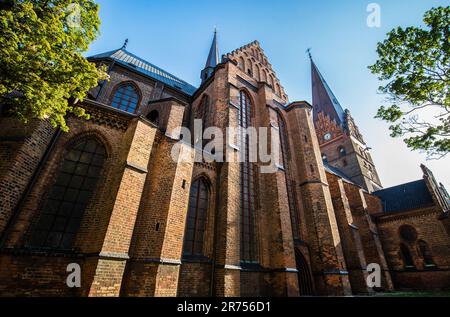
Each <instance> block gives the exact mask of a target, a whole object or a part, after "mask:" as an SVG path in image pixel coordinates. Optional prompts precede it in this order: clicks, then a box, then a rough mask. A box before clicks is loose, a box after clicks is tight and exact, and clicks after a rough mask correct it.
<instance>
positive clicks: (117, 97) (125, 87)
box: [111, 83, 139, 113]
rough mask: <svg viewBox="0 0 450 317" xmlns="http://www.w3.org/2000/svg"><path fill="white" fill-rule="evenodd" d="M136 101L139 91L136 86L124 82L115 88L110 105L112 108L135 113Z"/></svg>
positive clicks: (137, 101)
mask: <svg viewBox="0 0 450 317" xmlns="http://www.w3.org/2000/svg"><path fill="white" fill-rule="evenodd" d="M138 103H139V92H138V90H137V88H136V87H135V86H134V85H133V84H131V83H125V84H121V85H120V86H119V88H117V90H116V92H115V94H114V99H113V102H112V104H111V105H112V106H113V107H114V108H117V109H120V110H123V111H127V112H130V113H135V112H136V108H137V106H138Z"/></svg>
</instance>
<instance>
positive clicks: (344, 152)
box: [338, 146, 347, 157]
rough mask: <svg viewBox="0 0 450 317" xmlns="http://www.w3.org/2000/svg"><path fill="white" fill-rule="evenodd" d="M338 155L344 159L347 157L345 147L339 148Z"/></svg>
mask: <svg viewBox="0 0 450 317" xmlns="http://www.w3.org/2000/svg"><path fill="white" fill-rule="evenodd" d="M338 154H339V157H344V156H346V155H347V151H346V150H345V148H344V147H343V146H340V147H338Z"/></svg>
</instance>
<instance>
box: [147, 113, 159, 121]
mask: <svg viewBox="0 0 450 317" xmlns="http://www.w3.org/2000/svg"><path fill="white" fill-rule="evenodd" d="M147 119H148V120H149V121H150V122H153V123H154V124H156V125H159V112H158V110H152V111H150V113H149V114H148V115H147Z"/></svg>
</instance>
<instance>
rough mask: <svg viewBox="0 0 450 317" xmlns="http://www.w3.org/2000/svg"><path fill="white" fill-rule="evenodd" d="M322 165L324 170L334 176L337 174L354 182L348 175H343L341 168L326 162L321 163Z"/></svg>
mask: <svg viewBox="0 0 450 317" xmlns="http://www.w3.org/2000/svg"><path fill="white" fill-rule="evenodd" d="M323 166H324V167H325V171H327V172H329V173H332V174H334V175H336V176H339V177H340V178H342V179H344V180H346V181H348V182H350V183H352V184H354V182H353V181H352V180H351V179H350V177H348V176H347V175H345V174H344V173H343V172H342V171H341V170H339V169H337V168H336V167H333V166H331V165H329V164H328V163H326V162H324V163H323Z"/></svg>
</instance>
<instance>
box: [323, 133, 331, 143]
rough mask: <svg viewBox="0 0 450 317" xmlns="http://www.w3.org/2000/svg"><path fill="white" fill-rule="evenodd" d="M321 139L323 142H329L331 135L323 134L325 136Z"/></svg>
mask: <svg viewBox="0 0 450 317" xmlns="http://www.w3.org/2000/svg"><path fill="white" fill-rule="evenodd" d="M323 139H324V140H325V141H330V140H331V133H327V134H325V135H324V136H323Z"/></svg>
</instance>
